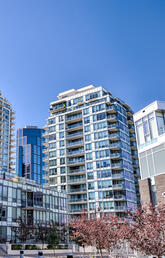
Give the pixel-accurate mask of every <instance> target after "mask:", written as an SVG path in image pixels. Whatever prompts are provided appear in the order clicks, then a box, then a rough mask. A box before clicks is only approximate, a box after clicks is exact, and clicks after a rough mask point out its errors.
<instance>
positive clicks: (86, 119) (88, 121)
mask: <svg viewBox="0 0 165 258" xmlns="http://www.w3.org/2000/svg"><path fill="white" fill-rule="evenodd" d="M89 123H90V116H86V117H84V124H89Z"/></svg>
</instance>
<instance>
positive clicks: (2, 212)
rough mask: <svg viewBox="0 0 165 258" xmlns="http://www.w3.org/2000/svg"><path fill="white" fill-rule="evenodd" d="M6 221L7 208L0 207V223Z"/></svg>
mask: <svg viewBox="0 0 165 258" xmlns="http://www.w3.org/2000/svg"><path fill="white" fill-rule="evenodd" d="M6 220H7V207H0V221H6Z"/></svg>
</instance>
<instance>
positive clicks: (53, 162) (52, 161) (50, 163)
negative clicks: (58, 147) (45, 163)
mask: <svg viewBox="0 0 165 258" xmlns="http://www.w3.org/2000/svg"><path fill="white" fill-rule="evenodd" d="M49 166H50V167H53V166H57V160H56V159H53V160H49Z"/></svg>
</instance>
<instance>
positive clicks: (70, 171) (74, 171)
mask: <svg viewBox="0 0 165 258" xmlns="http://www.w3.org/2000/svg"><path fill="white" fill-rule="evenodd" d="M79 172H85V167H84V168H82V169H74V170H69V171H68V174H74V173H79Z"/></svg>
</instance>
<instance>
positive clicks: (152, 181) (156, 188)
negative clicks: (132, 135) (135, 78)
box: [134, 101, 165, 204]
mask: <svg viewBox="0 0 165 258" xmlns="http://www.w3.org/2000/svg"><path fill="white" fill-rule="evenodd" d="M134 121H135V128H136V137H137V146H138V154H139V164H140V173H141V181H140V193H141V200H142V202H143V203H149V202H152V203H153V204H157V203H158V202H163V203H165V102H164V101H155V102H153V103H151V104H150V105H148V106H146V107H144V108H143V109H142V110H140V111H138V112H137V113H135V114H134Z"/></svg>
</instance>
